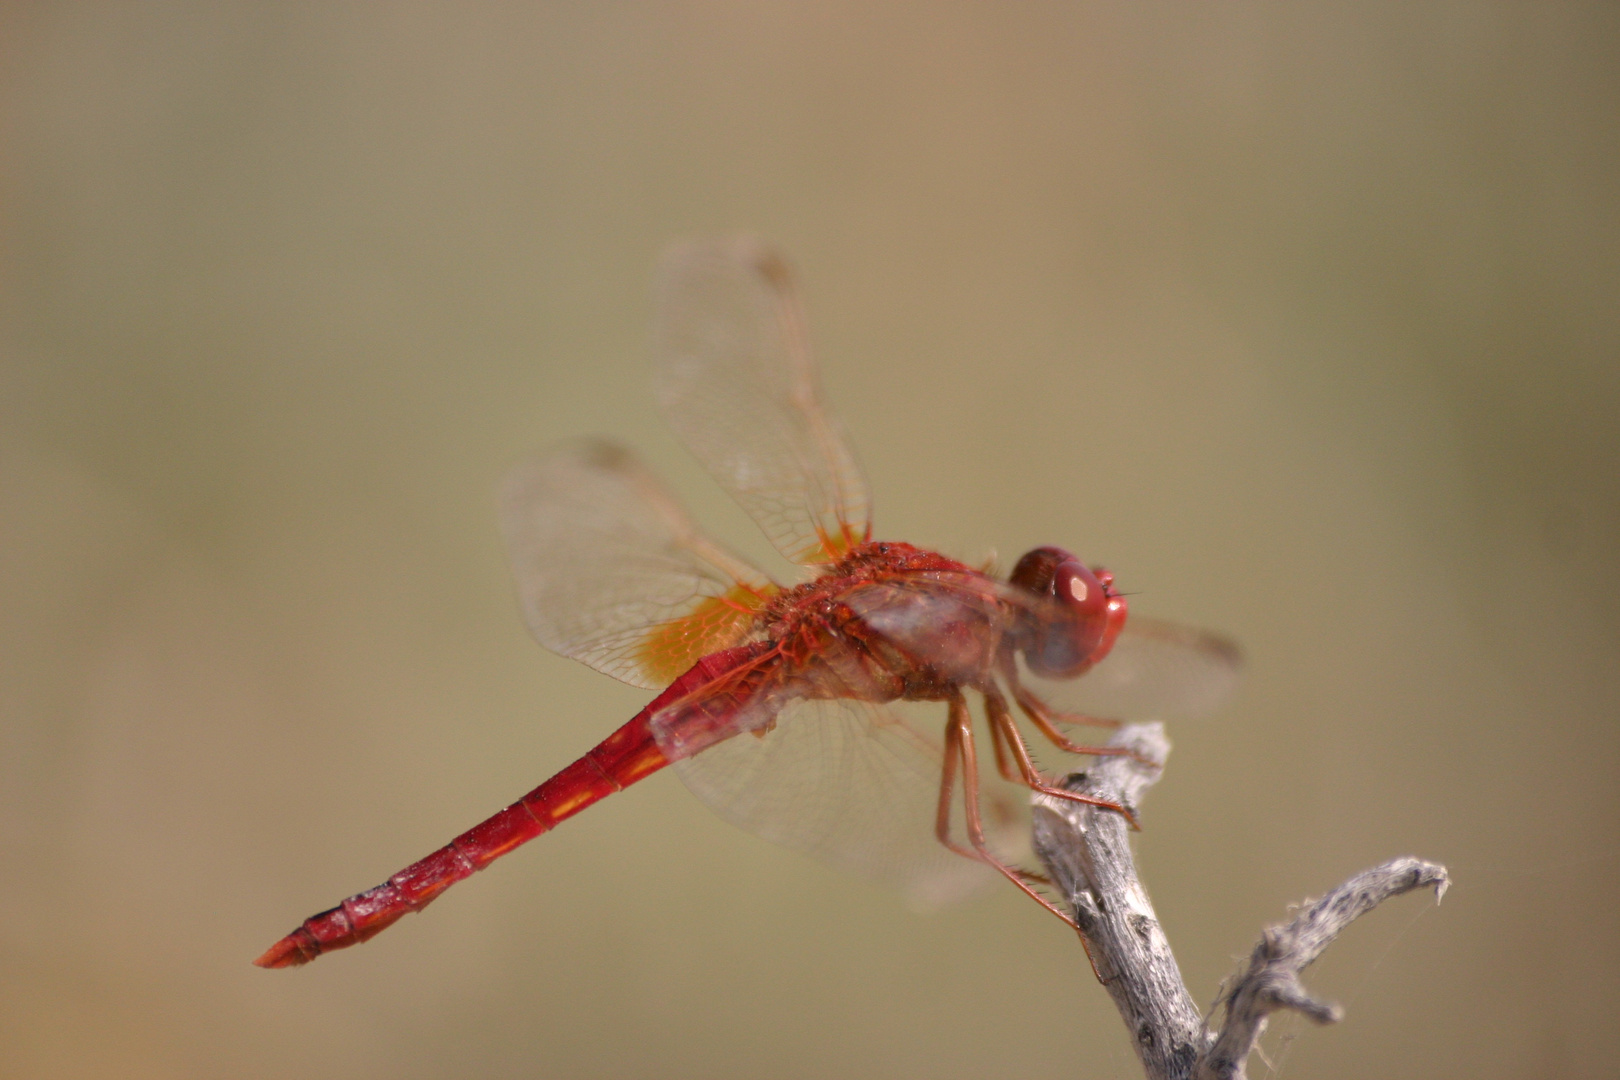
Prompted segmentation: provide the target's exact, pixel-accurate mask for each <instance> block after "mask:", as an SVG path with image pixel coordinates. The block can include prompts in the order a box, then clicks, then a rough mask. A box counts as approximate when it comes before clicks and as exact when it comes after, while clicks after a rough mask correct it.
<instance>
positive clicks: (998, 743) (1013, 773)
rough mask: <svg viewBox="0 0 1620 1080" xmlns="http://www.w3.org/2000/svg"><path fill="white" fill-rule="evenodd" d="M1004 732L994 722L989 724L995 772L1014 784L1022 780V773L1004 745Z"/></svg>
mask: <svg viewBox="0 0 1620 1080" xmlns="http://www.w3.org/2000/svg"><path fill="white" fill-rule="evenodd" d="M1005 744H1006V734H1005V732H1003V731H1002V729H1001V728H1000V727H998V726H997V725H995V724H991V725H990V745H991V747H993V748H994V749H995V752H996V772H998V773H1000V774H1001V778H1002V779H1003V780H1007V781H1010V782H1011V783H1014V784H1021V783H1023V782H1024V778H1023V775H1022V774H1021V773H1020V772H1019V771H1018V768H1017V766H1016V765H1015V764H1014V762H1013V759H1012V757H1011V756H1010V755H1009V752H1008V749H1007V747H1006V745H1005Z"/></svg>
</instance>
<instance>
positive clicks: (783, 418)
mask: <svg viewBox="0 0 1620 1080" xmlns="http://www.w3.org/2000/svg"><path fill="white" fill-rule="evenodd" d="M656 280H657V288H656V297H655V299H656V303H655V319H654V350H655V354H656V357H657V363H658V375H657V393H658V398H659V402H660V404H661V406H662V410H663V413H664V415H665V417H666V418H667V420H668V421H669V423H670V424H671V426H672V427H673V428H674V431H675V433H676V435H677V436H678V437H679V439H680V441H681V442H683V443H684V444H685V446H686V447H687V449H688V450H690V451H691V452H692V454H693V455H694V456H695V457H696V458H697V459H698V461H699V462H700V463H701V464H702V465H703V467H704V468H705V469H706V471H707V472H708V473H709V474H710V476H712V477H713V478H714V480H716V481H717V482H718V483H719V484H720V486H721V487H722V488H724V489H725V490H726V491H727V492H728V493H729V494H730V495H731V496H732V497H733V498H734V499H735V500H736V501H737V502H738V503H739V504H740V505H741V507H742V508H743V510H744V511H746V512H747V514H748V515H749V516H750V517H752V519H753V520H754V522H755V523H756V524H757V525H758V526H759V528H760V529H761V530H762V531H763V532H764V534H765V536H766V537H767V538H768V539H769V541H770V542H771V544H772V545H774V547H775V548H776V550H777V551H778V552H780V553H781V554H782V555H783V556H785V557H786V558H787V560H788V561H789V562H791V563H794V564H797V566H798V567H800V568H801V570H800V571H799V573H800V576H801V578H802V580H799V581H797V582H796V583H781V582H778V581H777V580H775V579H773V578H772V577H771V576H769V575H768V574H766V573H765V572H763V571H761V570H759V569H757V568H756V567H755V566H753V565H752V564H751V563H750V562H749V561H747V560H745V559H744V558H742V557H740V556H739V555H737V554H735V553H734V552H733V551H731V550H729V549H728V548H726V547H724V546H722V545H721V544H720V543H718V542H717V541H714V540H712V539H710V538H709V537H708V536H706V535H705V534H704V533H702V532H701V531H699V529H698V528H697V527H696V526H695V525H694V524H693V523H692V521H691V520H690V518H689V517H688V516H687V515H686V514H685V513H684V512H683V510H682V509H681V507H680V506H679V505H678V503H677V502H676V501H675V500H674V499H673V498H672V497H671V496H670V495H669V494H667V493H666V491H665V490H664V489H663V488H662V487H661V486H660V485H659V483H658V481H657V480H656V479H655V478H654V476H653V474H652V473H651V472H650V471H649V470H648V469H647V468H646V467H644V466H643V465H642V464H640V463H639V462H638V461H637V460H636V458H635V457H634V456H633V455H632V454H631V453H630V452H629V451H628V450H625V449H624V448H622V447H620V446H618V445H616V444H613V443H610V442H607V441H602V440H587V441H583V442H576V443H571V444H567V445H564V446H563V447H561V448H559V449H555V450H553V451H552V452H550V453H548V454H546V455H544V456H540V457H537V458H535V459H533V460H530V461H527V462H525V463H524V464H522V465H520V466H519V467H518V468H517V469H516V470H515V471H514V472H513V473H512V474H511V476H510V477H509V478H508V480H507V481H506V484H505V486H504V488H503V491H502V511H501V512H502V525H503V531H504V533H505V537H506V541H507V546H508V549H509V552H510V556H511V562H512V566H513V570H514V573H515V577H516V580H517V586H518V596H519V602H520V606H521V608H522V612H523V616H524V620H525V621H526V623H527V624H528V627H529V629H530V631H531V632H532V633H533V635H534V637H535V638H536V639H538V640H539V642H540V644H541V645H543V646H545V647H546V648H547V649H550V650H551V651H553V652H555V653H558V654H560V655H562V656H566V657H571V658H573V659H576V660H580V661H583V662H584V663H586V664H589V665H590V666H591V667H593V668H596V669H597V670H599V671H602V672H604V673H606V674H608V675H612V676H614V677H616V678H618V679H621V680H623V681H625V682H628V683H631V684H633V685H636V686H639V687H645V688H647V689H649V690H657V691H659V693H658V694H657V696H655V697H654V698H653V700H652V701H651V702H650V703H649V704H648V705H647V706H646V707H645V708H644V709H642V710H641V711H640V712H639V713H637V714H636V715H635V717H634V718H632V719H631V720H630V721H629V722H628V723H626V724H624V725H623V726H622V727H620V728H619V729H618V730H616V731H614V732H613V733H612V734H610V735H608V736H607V737H606V738H605V739H603V740H602V741H601V742H600V743H598V744H597V745H596V746H595V747H594V748H592V749H591V750H590V751H589V752H588V753H586V754H585V755H584V756H583V757H581V758H579V759H578V760H577V761H575V762H574V763H573V764H571V765H569V766H567V767H566V768H564V769H563V770H562V771H561V772H558V773H557V774H556V775H555V776H553V777H551V778H550V779H549V780H547V781H545V782H544V783H543V784H541V785H540V786H539V787H537V788H535V789H534V790H533V791H531V792H529V793H528V794H527V795H525V796H523V797H522V798H521V799H519V800H518V801H517V802H514V803H512V804H511V805H510V806H508V807H506V808H505V809H504V810H501V811H500V812H499V813H497V814H495V815H494V816H492V817H490V818H488V819H487V820H485V821H484V822H482V823H481V824H479V825H476V826H474V827H473V828H471V829H469V830H467V831H466V832H464V833H462V834H461V835H460V836H457V837H456V838H455V839H454V840H452V841H450V842H449V843H448V844H446V845H444V846H443V847H441V848H439V849H438V850H437V851H435V852H433V853H432V854H431V855H428V856H427V857H426V858H424V859H421V860H419V861H417V862H414V863H412V864H411V865H409V866H407V867H406V868H405V869H403V870H401V871H399V872H398V873H397V874H394V875H393V876H392V877H390V878H388V880H386V881H384V882H383V883H382V884H380V885H378V886H376V887H375V888H371V889H367V890H365V891H364V892H361V893H357V894H356V895H354V896H351V897H349V898H348V899H347V900H344V901H343V902H342V903H341V904H339V905H338V906H337V907H334V908H331V909H329V910H327V911H323V912H320V913H319V914H316V915H313V916H311V917H310V918H308V919H305V920H304V921H303V923H301V924H300V925H299V926H298V927H297V928H296V929H295V930H293V931H292V932H291V933H290V934H288V935H287V936H285V937H283V938H282V939H281V940H280V941H278V942H276V944H274V945H272V946H271V947H270V948H269V949H268V950H267V951H266V952H265V953H264V954H263V955H262V956H260V957H259V958H258V959H257V960H256V961H255V963H257V964H258V965H259V966H260V967H266V968H284V967H293V966H297V965H301V964H305V963H308V962H309V961H311V960H314V959H315V958H316V957H317V956H320V955H322V954H323V953H328V952H332V951H334V950H337V949H342V948H346V947H348V946H351V945H355V944H358V943H360V942H363V941H366V940H367V939H369V938H371V937H373V936H374V935H376V934H377V933H378V932H380V931H381V930H383V929H385V928H386V927H388V926H390V925H391V924H393V923H394V922H395V921H397V920H398V919H399V918H401V917H402V916H404V915H406V914H407V913H410V912H414V911H421V910H422V909H423V908H424V907H426V906H427V905H428V904H429V903H431V902H432V901H433V900H434V899H436V898H437V897H438V896H439V895H440V894H441V893H443V892H444V891H445V890H446V889H448V888H449V887H450V886H451V885H453V884H455V883H456V882H458V881H461V880H463V879H464V878H467V877H469V876H471V875H472V874H473V873H474V872H475V871H478V870H481V869H483V868H484V867H486V866H488V865H489V864H490V863H492V862H493V861H495V860H496V859H498V858H500V857H501V856H503V855H505V854H507V853H508V852H511V851H512V850H514V849H515V848H517V847H518V846H519V845H521V844H524V843H527V842H528V841H530V840H532V839H534V838H536V837H538V836H540V835H542V834H543V833H546V832H549V831H550V830H551V829H553V828H554V827H556V826H557V825H558V824H560V823H561V822H562V821H564V820H565V819H567V818H570V817H572V816H574V815H575V814H577V813H579V812H580V811H582V810H584V809H586V808H587V807H589V806H592V805H593V804H595V803H596V802H598V801H599V800H601V799H604V798H606V797H607V796H609V795H612V794H614V793H615V792H619V791H623V790H624V789H625V788H627V787H629V786H630V785H632V784H634V783H637V782H638V781H640V780H643V779H645V778H646V777H648V776H651V775H652V774H653V773H656V772H658V771H659V770H661V769H663V768H665V767H666V766H673V767H674V769H675V770H676V771H677V772H678V773H679V774H680V776H681V778H682V779H683V780H684V781H685V782H686V784H687V786H688V787H690V788H691V790H692V791H693V792H694V793H696V794H697V795H698V797H699V798H700V799H702V800H703V801H704V802H705V803H707V804H709V805H710V806H711V807H712V808H714V809H715V810H717V811H719V813H720V814H721V815H722V816H723V817H725V818H727V819H729V820H731V821H733V822H735V823H737V824H740V825H742V826H743V827H745V828H747V829H750V830H752V831H754V832H756V833H758V834H760V835H762V836H765V837H766V838H768V839H771V840H775V841H777V842H780V843H784V844H787V845H789V846H791V847H796V848H799V849H801V850H805V851H808V852H811V853H812V854H814V855H817V856H820V857H822V858H823V859H826V860H827V861H830V862H832V863H835V864H837V865H840V866H843V867H845V868H848V869H851V870H854V871H856V872H858V873H864V874H866V875H868V876H870V877H875V878H878V879H881V880H885V881H888V882H890V883H892V884H896V885H899V886H900V887H902V888H905V889H908V890H910V891H911V892H912V893H913V895H915V896H923V897H928V896H932V897H949V896H951V895H954V894H955V893H959V892H962V891H965V890H966V889H969V888H972V887H975V886H977V885H978V884H980V883H981V882H982V881H983V880H995V877H996V875H1000V877H1002V878H1005V879H1006V880H1008V881H1010V882H1011V883H1012V884H1013V885H1014V886H1016V887H1017V888H1018V889H1019V890H1021V891H1022V892H1023V893H1025V894H1026V895H1028V896H1029V897H1031V898H1033V899H1034V900H1035V901H1037V902H1038V903H1040V904H1041V905H1042V906H1043V907H1045V908H1046V909H1047V910H1049V911H1051V912H1052V913H1053V914H1055V915H1057V916H1058V917H1059V918H1060V919H1063V920H1064V921H1065V922H1067V923H1069V924H1070V925H1071V926H1072V925H1073V921H1072V920H1071V919H1070V918H1069V917H1068V916H1067V915H1066V914H1065V913H1064V912H1063V911H1062V910H1060V909H1059V908H1058V907H1057V906H1055V905H1054V904H1053V903H1052V902H1051V901H1050V900H1048V899H1047V898H1046V897H1045V896H1044V895H1042V893H1041V891H1040V889H1039V887H1038V886H1039V885H1040V884H1041V880H1040V878H1039V875H1036V874H1034V873H1031V872H1029V871H1027V870H1024V869H1022V868H1021V867H1020V866H1019V865H1017V863H1016V859H1015V857H1014V856H1013V855H1010V854H1008V850H1009V845H1010V843H1011V841H1009V839H1008V838H1009V837H1010V836H1011V835H1012V834H1013V833H1015V832H1016V831H1017V830H1018V829H1019V828H1020V827H1021V826H1020V825H1019V817H1018V805H1019V804H1018V802H1017V800H1012V799H1009V798H1008V796H1007V793H1008V792H1010V791H1023V792H1025V798H1024V799H1023V802H1024V803H1026V804H1027V801H1028V798H1027V793H1028V792H1038V793H1041V794H1043V795H1048V796H1052V797H1055V798H1059V799H1066V800H1071V801H1074V802H1079V803H1089V804H1093V805H1096V806H1098V807H1101V808H1102V809H1103V810H1104V811H1111V812H1115V813H1118V814H1121V815H1124V816H1125V818H1126V819H1127V820H1129V821H1130V822H1131V823H1132V825H1134V824H1135V819H1134V817H1133V816H1132V814H1131V811H1130V810H1129V809H1128V808H1127V807H1125V806H1121V805H1119V804H1117V803H1112V802H1108V801H1106V800H1101V799H1096V798H1092V797H1089V796H1086V795H1082V794H1076V793H1073V792H1070V791H1068V790H1066V789H1065V788H1063V787H1061V786H1059V784H1058V783H1056V782H1055V781H1054V779H1053V778H1052V777H1051V776H1050V775H1048V774H1047V773H1045V772H1043V771H1042V770H1041V768H1040V767H1038V765H1037V763H1036V758H1035V755H1034V753H1033V752H1032V750H1031V744H1030V742H1029V741H1028V740H1026V738H1025V734H1024V731H1025V730H1026V728H1032V729H1033V732H1034V734H1035V735H1037V736H1039V737H1040V738H1041V739H1043V740H1045V742H1046V743H1047V744H1049V745H1050V747H1052V748H1055V749H1056V750H1057V751H1059V752H1062V753H1067V754H1089V755H1102V754H1118V753H1122V752H1123V751H1121V750H1120V749H1118V748H1115V747H1108V746H1088V745H1084V744H1082V743H1078V742H1075V741H1072V740H1071V739H1070V737H1069V735H1068V734H1067V733H1066V732H1067V731H1068V730H1069V729H1071V728H1072V727H1073V726H1074V725H1075V724H1094V725H1102V726H1107V725H1110V724H1117V723H1118V722H1119V721H1118V720H1117V719H1104V717H1108V716H1110V715H1112V716H1130V715H1141V714H1142V713H1143V711H1144V710H1152V711H1153V712H1154V713H1156V714H1158V715H1167V714H1195V713H1199V712H1205V711H1209V710H1210V709H1212V708H1213V707H1214V706H1215V705H1216V704H1218V703H1219V701H1220V700H1221V699H1222V698H1224V697H1225V695H1226V694H1227V693H1228V692H1229V690H1230V689H1231V687H1232V685H1233V682H1234V679H1235V675H1236V672H1237V668H1238V654H1237V650H1236V648H1235V646H1234V645H1232V643H1231V642H1229V641H1228V640H1226V639H1225V638H1223V637H1220V636H1218V635H1214V634H1210V633H1207V632H1204V631H1199V630H1193V629H1190V628H1185V627H1181V626H1178V625H1175V624H1171V623H1159V622H1152V621H1148V620H1142V619H1137V620H1133V621H1132V622H1131V623H1130V625H1129V626H1127V611H1128V605H1127V600H1126V598H1125V596H1123V595H1122V594H1121V593H1120V592H1119V590H1118V589H1116V587H1115V583H1114V578H1113V575H1112V574H1110V573H1109V572H1108V571H1106V570H1104V569H1102V568H1100V567H1089V566H1087V565H1086V564H1084V563H1083V562H1081V560H1079V559H1078V558H1076V557H1075V556H1074V555H1072V554H1070V553H1069V552H1067V551H1065V550H1063V549H1061V548H1058V547H1040V548H1036V549H1035V550H1033V551H1030V552H1029V553H1028V554H1026V555H1024V556H1023V557H1022V558H1021V559H1019V560H1018V562H1017V564H1016V565H1015V566H1014V567H1013V569H1012V571H1011V573H1010V574H1009V575H1008V576H1007V577H1006V578H1005V579H1001V578H998V577H996V576H995V575H994V574H993V573H992V572H991V567H990V566H988V565H985V566H972V565H969V564H966V563H963V562H959V561H957V560H955V559H952V558H950V557H948V556H946V555H943V554H940V553H938V552H935V551H931V550H927V549H925V548H921V547H916V546H913V545H911V544H907V543H902V542H899V541H885V540H874V539H872V535H873V533H872V521H871V508H870V501H869V498H868V494H867V487H866V482H865V479H864V477H863V474H862V470H861V467H860V465H859V463H858V461H857V459H856V457H855V455H854V453H853V451H852V450H851V448H850V445H849V443H848V441H847V440H846V438H845V436H844V434H843V431H842V429H841V427H840V425H839V423H838V421H837V420H836V418H835V417H834V416H833V414H832V413H831V412H830V411H829V410H828V409H827V408H826V407H825V406H824V404H823V403H822V395H821V391H820V387H819V380H818V376H817V371H816V367H815V364H814V362H813V360H812V357H811V352H810V349H809V346H808V342H807V337H806V333H805V319H804V314H803V311H802V308H801V306H800V303H799V299H798V293H797V289H796V286H795V283H794V280H793V277H792V275H791V273H790V272H789V270H788V268H787V265H786V263H785V261H784V260H783V258H782V257H781V256H780V255H779V254H778V253H777V252H776V251H775V250H774V249H772V248H770V247H769V246H767V245H766V244H764V243H762V242H760V241H758V240H755V239H751V238H738V237H731V238H721V239H704V240H695V241H689V242H687V243H685V244H682V245H678V246H676V247H675V248H673V249H671V251H669V252H668V253H667V254H666V255H665V257H664V259H663V261H662V262H661V264H660V267H659V270H658V274H657V279H656ZM1082 676H1084V678H1082ZM1082 685H1083V686H1087V687H1089V688H1091V690H1092V691H1093V693H1092V695H1091V700H1093V701H1097V702H1102V703H1104V705H1103V708H1101V709H1098V708H1096V707H1093V708H1090V709H1088V710H1086V711H1080V712H1077V711H1072V710H1071V709H1068V708H1066V707H1063V706H1062V703H1061V701H1060V700H1059V698H1058V697H1054V694H1057V693H1058V691H1060V690H1061V689H1062V688H1063V687H1065V686H1082ZM970 695H971V696H972V697H973V698H976V699H977V700H978V701H979V703H980V704H981V710H980V712H981V714H982V717H983V719H982V722H981V726H983V727H984V728H985V729H986V730H987V734H988V738H989V742H990V750H991V755H990V756H991V757H992V758H993V759H994V771H993V772H991V771H990V770H989V768H988V767H986V768H985V769H983V770H981V767H980V761H979V738H980V737H981V736H979V735H978V734H977V733H976V731H975V718H974V713H973V710H972V708H971V707H970V704H969V698H970ZM941 708H942V709H943V725H942V726H941V725H940V724H939V719H940V716H941V711H940V710H941ZM1109 708H1111V709H1113V710H1114V711H1113V712H1112V713H1110V712H1108V711H1105V710H1106V709H1109ZM1019 716H1021V717H1022V718H1023V722H1024V723H1025V725H1026V726H1025V727H1021V726H1020V723H1021V722H1020V720H1019V719H1018V718H1019ZM981 773H983V774H984V775H981ZM1026 812H1027V808H1026Z"/></svg>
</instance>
